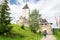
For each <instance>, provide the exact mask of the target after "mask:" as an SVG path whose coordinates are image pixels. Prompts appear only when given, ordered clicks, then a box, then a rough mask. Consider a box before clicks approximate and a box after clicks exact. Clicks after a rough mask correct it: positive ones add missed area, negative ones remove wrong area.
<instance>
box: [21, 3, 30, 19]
mask: <svg viewBox="0 0 60 40" xmlns="http://www.w3.org/2000/svg"><path fill="white" fill-rule="evenodd" d="M22 12H23V14H22V17H25V18H26V19H28V18H29V7H28V5H27V4H26V5H25V6H24V7H23V8H22Z"/></svg>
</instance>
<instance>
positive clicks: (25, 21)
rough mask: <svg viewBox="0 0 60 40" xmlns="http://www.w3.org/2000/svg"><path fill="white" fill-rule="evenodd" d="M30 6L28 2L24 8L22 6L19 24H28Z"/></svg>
mask: <svg viewBox="0 0 60 40" xmlns="http://www.w3.org/2000/svg"><path fill="white" fill-rule="evenodd" d="M29 10H30V9H29V7H28V5H27V4H26V5H25V6H24V7H23V8H22V16H20V18H19V20H18V21H17V24H19V25H22V24H24V25H25V26H28V24H29V23H28V18H29V12H30V11H29Z"/></svg>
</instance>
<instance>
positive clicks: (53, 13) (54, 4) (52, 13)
mask: <svg viewBox="0 0 60 40" xmlns="http://www.w3.org/2000/svg"><path fill="white" fill-rule="evenodd" d="M0 2H1V1H0ZM26 2H27V4H28V6H29V8H30V11H32V10H33V9H37V10H39V14H41V15H42V17H43V18H45V19H47V21H48V22H50V23H53V24H54V25H55V22H56V21H55V17H57V18H60V0H9V3H8V5H9V7H10V9H11V10H10V12H11V15H10V16H11V17H13V18H12V23H15V22H16V21H17V20H18V19H19V17H20V16H21V15H22V8H23V6H25V4H26Z"/></svg>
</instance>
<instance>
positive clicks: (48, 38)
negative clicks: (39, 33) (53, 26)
mask: <svg viewBox="0 0 60 40" xmlns="http://www.w3.org/2000/svg"><path fill="white" fill-rule="evenodd" d="M41 40H56V38H55V37H54V36H53V35H47V36H46V38H45V37H43V38H42V39H41Z"/></svg>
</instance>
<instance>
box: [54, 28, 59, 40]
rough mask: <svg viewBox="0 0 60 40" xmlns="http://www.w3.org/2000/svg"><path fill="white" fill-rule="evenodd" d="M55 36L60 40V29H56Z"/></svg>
mask: <svg viewBox="0 0 60 40" xmlns="http://www.w3.org/2000/svg"><path fill="white" fill-rule="evenodd" d="M54 35H55V37H56V40H60V31H59V30H58V29H54Z"/></svg>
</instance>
